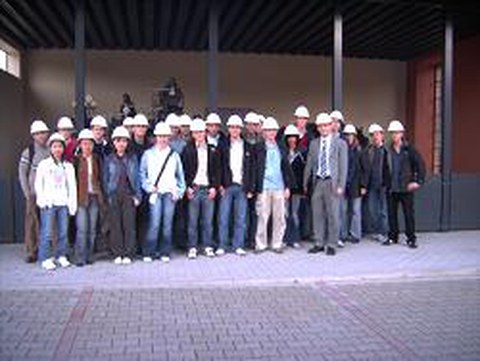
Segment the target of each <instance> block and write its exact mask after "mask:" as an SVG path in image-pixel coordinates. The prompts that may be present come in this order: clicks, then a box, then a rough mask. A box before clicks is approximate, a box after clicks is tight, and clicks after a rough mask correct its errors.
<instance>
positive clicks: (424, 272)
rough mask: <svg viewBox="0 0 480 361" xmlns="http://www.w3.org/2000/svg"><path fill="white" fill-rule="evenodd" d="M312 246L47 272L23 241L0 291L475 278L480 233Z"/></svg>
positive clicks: (4, 271)
mask: <svg viewBox="0 0 480 361" xmlns="http://www.w3.org/2000/svg"><path fill="white" fill-rule="evenodd" d="M309 247H310V245H309V244H304V245H303V248H302V249H300V250H292V249H287V250H286V251H285V252H284V253H283V254H281V255H278V254H274V253H271V252H267V253H263V254H260V255H255V254H253V253H249V254H248V256H246V257H244V258H240V257H238V256H234V255H232V254H228V255H226V256H224V257H221V258H219V257H217V258H215V259H207V258H206V257H199V258H198V259H197V260H194V261H191V260H187V259H186V257H185V255H184V254H180V253H178V254H175V255H174V257H173V258H172V261H171V262H170V263H169V264H162V263H161V262H159V261H155V262H153V263H151V264H145V263H143V262H141V261H136V262H134V263H133V264H132V265H129V266H116V265H114V264H112V262H109V261H99V262H96V263H95V264H94V265H92V266H88V267H83V268H76V267H71V268H68V269H57V270H56V271H54V272H46V271H44V270H42V269H40V267H39V266H38V265H33V264H26V263H25V262H24V261H23V256H24V254H23V249H22V246H21V245H1V246H0V289H32V288H45V287H47V288H48V287H51V288H77V289H83V288H85V287H94V288H96V289H100V288H107V289H108V288H158V287H168V288H170V287H176V288H184V287H200V286H201V287H206V286H215V287H219V286H227V287H228V286H248V285H259V286H262V285H264V286H268V285H289V284H292V283H294V282H299V283H305V284H307V283H315V282H318V281H322V282H336V283H338V282H347V283H349V282H351V283H357V282H363V281H368V282H371V281H375V280H377V281H385V280H399V279H400V280H405V279H416V278H435V277H443V278H445V277H455V276H461V277H465V276H467V277H469V276H473V277H477V276H480V231H462V232H450V233H423V234H420V235H419V248H418V249H415V250H412V249H409V248H407V247H406V246H405V245H404V244H401V245H393V246H390V247H385V246H381V245H380V244H378V243H375V242H373V241H369V240H364V241H362V242H361V243H360V244H357V245H352V244H347V246H346V248H344V249H340V250H339V251H338V253H337V255H336V256H335V257H327V256H325V255H324V254H323V253H322V254H317V255H310V254H308V253H307V250H308V248H309Z"/></svg>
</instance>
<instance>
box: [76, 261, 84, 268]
mask: <svg viewBox="0 0 480 361" xmlns="http://www.w3.org/2000/svg"><path fill="white" fill-rule="evenodd" d="M75 266H77V267H83V266H85V263H83V262H77V263H76V264H75Z"/></svg>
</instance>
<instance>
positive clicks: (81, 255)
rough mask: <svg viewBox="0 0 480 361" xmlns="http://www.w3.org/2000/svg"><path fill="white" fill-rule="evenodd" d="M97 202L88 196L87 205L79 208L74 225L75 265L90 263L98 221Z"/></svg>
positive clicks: (94, 198) (93, 197)
mask: <svg viewBox="0 0 480 361" xmlns="http://www.w3.org/2000/svg"><path fill="white" fill-rule="evenodd" d="M98 212H99V207H98V200H97V197H96V196H89V199H88V205H87V206H86V207H85V206H79V207H78V210H77V215H76V217H75V223H76V226H77V235H76V239H75V259H76V262H77V263H86V262H92V255H93V249H94V247H95V236H96V230H97V221H98Z"/></svg>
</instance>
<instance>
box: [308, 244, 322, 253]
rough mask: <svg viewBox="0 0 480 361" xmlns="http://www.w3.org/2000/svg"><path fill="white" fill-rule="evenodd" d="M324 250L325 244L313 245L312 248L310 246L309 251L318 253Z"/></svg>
mask: <svg viewBox="0 0 480 361" xmlns="http://www.w3.org/2000/svg"><path fill="white" fill-rule="evenodd" d="M323 251H325V247H323V246H313V247H312V248H310V249H309V250H308V253H311V254H316V253H320V252H323Z"/></svg>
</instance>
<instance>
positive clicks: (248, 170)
mask: <svg viewBox="0 0 480 361" xmlns="http://www.w3.org/2000/svg"><path fill="white" fill-rule="evenodd" d="M242 170H243V174H242V183H243V184H242V185H243V189H244V191H245V192H252V193H253V192H255V145H253V144H250V143H248V142H246V141H244V142H243V168H242ZM231 185H232V171H231V169H230V140H229V139H227V143H226V146H225V148H224V149H223V151H222V186H223V187H224V188H227V187H229V186H231Z"/></svg>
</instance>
